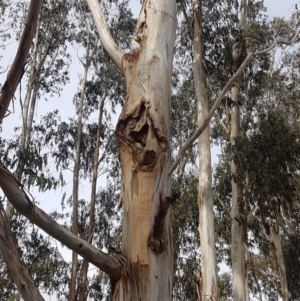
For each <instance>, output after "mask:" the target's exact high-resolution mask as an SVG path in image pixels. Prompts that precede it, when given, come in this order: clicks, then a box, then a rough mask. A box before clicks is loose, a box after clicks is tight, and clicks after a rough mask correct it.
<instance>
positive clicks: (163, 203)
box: [148, 193, 180, 254]
mask: <svg viewBox="0 0 300 301" xmlns="http://www.w3.org/2000/svg"><path fill="white" fill-rule="evenodd" d="M179 197H180V194H179V193H174V194H173V195H171V196H165V197H163V196H162V194H161V195H160V202H159V207H158V211H157V213H156V216H155V218H154V225H153V229H152V233H151V234H150V235H149V238H148V246H149V247H150V249H151V250H152V251H153V252H154V253H156V254H161V253H162V252H164V251H165V250H166V249H167V247H168V246H167V240H166V239H165V231H164V223H165V217H166V215H167V213H168V210H169V208H170V206H171V204H172V203H174V202H175V201H176V199H178V198H179Z"/></svg>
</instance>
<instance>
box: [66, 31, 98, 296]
mask: <svg viewBox="0 0 300 301" xmlns="http://www.w3.org/2000/svg"><path fill="white" fill-rule="evenodd" d="M86 39H87V42H86V43H87V46H86V59H85V66H84V73H83V78H82V86H81V95H80V101H79V107H78V119H77V137H76V154H75V165H74V171H73V194H72V195H73V196H72V200H73V215H72V231H73V233H74V234H75V235H78V186H79V169H80V149H81V137H82V115H83V104H84V98H85V89H86V81H87V75H88V70H89V67H90V63H91V54H90V37H89V31H88V28H87V31H86ZM93 53H94V52H92V55H93ZM77 266H78V254H77V253H76V252H74V251H73V252H72V268H71V282H70V294H69V301H75V300H76V295H77V293H76V292H77V290H76V279H77Z"/></svg>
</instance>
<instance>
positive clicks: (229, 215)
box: [215, 195, 234, 221]
mask: <svg viewBox="0 0 300 301" xmlns="http://www.w3.org/2000/svg"><path fill="white" fill-rule="evenodd" d="M215 197H216V198H217V200H218V202H219V203H220V204H221V206H222V207H223V209H224V210H225V212H226V213H227V215H228V217H229V218H230V219H231V220H232V221H234V219H233V218H232V217H231V213H230V211H229V210H228V208H227V207H226V206H225V204H224V202H223V201H222V200H221V199H220V198H219V197H218V196H217V195H215Z"/></svg>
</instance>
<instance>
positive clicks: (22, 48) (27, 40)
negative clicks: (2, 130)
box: [0, 0, 43, 123]
mask: <svg viewBox="0 0 300 301" xmlns="http://www.w3.org/2000/svg"><path fill="white" fill-rule="evenodd" d="M42 3H43V1H42V0H31V2H30V6H29V11H28V15H27V19H26V25H25V28H24V31H23V34H22V37H21V40H20V43H19V48H18V51H17V54H16V57H15V59H14V61H13V63H12V66H11V68H10V71H9V72H8V75H7V79H6V81H5V83H4V85H3V87H2V91H1V96H0V123H1V122H2V120H3V118H4V117H5V114H6V111H7V108H8V106H9V103H10V101H11V99H12V98H13V96H14V93H15V91H16V88H17V86H18V85H19V82H20V80H21V78H22V76H23V73H24V68H25V64H26V60H27V57H28V54H29V50H30V47H31V42H32V39H33V36H34V34H35V31H36V27H37V23H38V16H39V13H40V10H41V7H42Z"/></svg>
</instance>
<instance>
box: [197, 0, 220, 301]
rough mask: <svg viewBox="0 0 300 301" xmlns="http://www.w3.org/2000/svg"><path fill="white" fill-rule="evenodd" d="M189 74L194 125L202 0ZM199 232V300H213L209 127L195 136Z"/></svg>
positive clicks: (202, 106)
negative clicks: (193, 90) (194, 93)
mask: <svg viewBox="0 0 300 301" xmlns="http://www.w3.org/2000/svg"><path fill="white" fill-rule="evenodd" d="M194 18H195V19H194V39H193V46H194V61H193V73H194V83H195V90H196V97H197V107H198V110H197V111H198V126H199V127H200V126H201V125H202V123H203V122H204V120H205V119H206V118H207V117H208V114H209V105H208V97H207V92H206V83H205V71H204V66H203V61H204V51H203V38H202V1H201V0H194ZM198 141H199V187H198V206H199V234H200V245H201V281H200V291H201V292H200V296H201V297H200V301H206V300H217V299H218V297H217V292H218V290H217V263H216V253H215V230H214V215H213V191H212V174H211V148H210V127H209V126H208V127H207V128H206V129H205V130H204V131H203V133H202V135H201V136H200V137H199V140H198Z"/></svg>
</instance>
